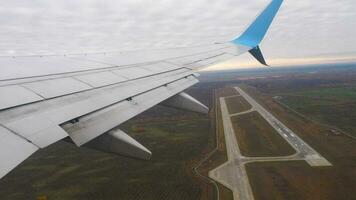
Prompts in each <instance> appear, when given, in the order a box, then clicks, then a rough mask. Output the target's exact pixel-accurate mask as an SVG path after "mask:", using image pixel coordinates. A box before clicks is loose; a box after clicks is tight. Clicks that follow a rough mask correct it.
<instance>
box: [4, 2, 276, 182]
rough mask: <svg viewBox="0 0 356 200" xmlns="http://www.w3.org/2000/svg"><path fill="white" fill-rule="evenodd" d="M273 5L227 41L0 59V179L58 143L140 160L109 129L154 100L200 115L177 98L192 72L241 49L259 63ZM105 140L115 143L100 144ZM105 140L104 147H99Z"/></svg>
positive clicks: (133, 147)
mask: <svg viewBox="0 0 356 200" xmlns="http://www.w3.org/2000/svg"><path fill="white" fill-rule="evenodd" d="M281 4H282V0H273V1H272V2H271V3H270V4H269V5H268V6H267V8H266V9H265V10H264V11H263V12H262V13H261V14H260V15H259V16H258V17H257V19H256V20H255V21H254V22H253V23H252V24H251V25H250V26H249V27H248V28H247V30H246V31H245V32H244V33H243V34H242V35H241V36H240V37H238V38H237V39H234V40H233V41H231V42H227V43H216V44H213V45H203V46H195V47H187V48H172V49H166V50H152V51H134V52H106V53H97V54H82V55H80V54H76V55H48V56H46V55H41V56H36V55H34V56H18V57H16V56H15V57H0V65H1V72H4V73H0V96H1V97H2V98H0V178H1V177H3V176H5V175H6V174H7V173H8V172H9V171H11V170H12V169H13V168H14V167H16V166H17V165H18V164H20V163H21V162H22V161H23V160H25V159H26V158H27V157H29V156H30V155H31V154H33V153H34V152H35V151H37V150H38V149H39V148H45V147H46V146H48V145H51V144H52V143H54V142H56V141H58V140H61V139H64V138H71V141H73V142H74V143H75V144H76V145H77V146H89V147H92V148H94V149H102V150H103V151H108V152H112V153H116V154H123V155H127V156H132V157H135V154H137V156H136V157H140V158H142V157H144V158H148V157H149V155H150V152H149V151H148V150H147V149H145V148H144V147H143V146H142V145H140V144H138V143H137V142H135V141H133V139H132V138H129V137H128V136H126V135H125V133H123V132H122V131H121V132H120V130H119V131H116V132H115V134H113V131H112V130H116V129H117V127H118V125H120V124H121V123H123V122H125V121H127V120H129V119H130V118H132V117H134V116H136V115H138V114H139V113H141V112H143V111H145V110H147V109H149V108H151V107H153V106H155V105H157V104H159V103H162V102H163V103H162V104H163V105H167V106H171V107H176V108H181V109H188V110H192V111H195V112H201V113H206V112H207V108H206V107H205V106H204V105H203V104H201V103H200V102H198V101H197V100H195V99H193V98H192V97H190V96H189V95H187V94H185V93H183V91H184V90H185V89H186V88H188V87H190V86H192V85H194V84H195V83H197V82H198V80H197V77H198V74H196V73H195V71H196V70H197V69H200V68H203V67H207V66H209V65H212V64H215V63H218V62H221V61H224V60H227V59H230V58H233V57H236V56H239V55H241V54H243V53H246V52H250V53H251V54H252V55H253V56H254V57H255V58H256V59H258V60H259V61H260V62H261V63H262V64H266V63H265V60H264V58H263V55H262V53H261V51H260V48H259V43H260V42H261V41H262V39H263V38H264V36H265V34H266V32H267V30H268V28H269V27H270V25H271V23H272V21H273V18H274V17H275V15H276V13H277V11H278V9H279V8H280V6H281ZM28 68H31V69H33V70H28ZM113 136H115V137H114V138H115V140H111V139H108V138H112V137H113ZM108 140H110V141H112V142H111V143H110V144H109V145H110V147H106V146H105V143H106V141H108ZM113 141H118V143H115V142H113ZM114 143H115V144H114ZM93 145H94V146H93ZM121 145H126V146H127V148H122V147H120V146H121ZM105 149H106V150H105ZM127 149H130V150H127Z"/></svg>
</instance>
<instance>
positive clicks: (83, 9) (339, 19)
mask: <svg viewBox="0 0 356 200" xmlns="http://www.w3.org/2000/svg"><path fill="white" fill-rule="evenodd" d="M268 2H269V0H251V1H246V0H219V1H209V0H189V1H178V0H154V1H152V0H120V1H117V0H105V1H102V0H60V1H48V0H31V1H27V0H11V1H10V0H5V1H2V2H1V3H0V54H1V55H4V54H24V53H30V54H31V53H56V52H58V53H63V52H78V51H79V52H84V51H103V50H112V49H119V50H132V49H149V48H166V47H173V46H187V45H192V44H204V43H212V42H217V41H228V40H230V39H232V38H234V37H236V36H237V35H238V34H239V33H241V32H242V31H243V30H244V28H245V27H246V26H247V25H248V24H249V23H250V22H251V21H252V20H253V19H254V17H255V16H256V15H257V14H258V13H259V12H260V11H261V10H262V9H263V8H264V7H265V6H266V4H267V3H268ZM354 10H356V3H355V1H354V0H343V1H335V0H314V1H311V0H298V1H295V0H286V1H285V3H284V5H283V6H282V9H281V12H280V13H279V15H278V17H277V18H276V21H275V23H274V24H273V26H272V28H271V30H270V31H269V33H268V37H267V38H266V40H265V41H264V42H263V45H262V46H263V47H262V48H263V49H264V51H265V52H266V56H269V57H275V58H277V57H282V58H288V57H303V56H313V55H321V54H337V53H338V54H343V53H350V52H356V47H355V44H356V37H355V35H356V34H355V33H356V12H354Z"/></svg>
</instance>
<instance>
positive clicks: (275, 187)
mask: <svg viewBox="0 0 356 200" xmlns="http://www.w3.org/2000/svg"><path fill="white" fill-rule="evenodd" d="M246 170H247V173H248V175H249V179H250V183H251V185H252V189H253V192H254V196H255V199H256V200H285V199H288V200H298V199H303V200H315V199H322V200H328V199H335V200H336V199H342V200H348V199H350V200H351V199H355V198H356V197H355V189H356V186H355V185H356V180H355V176H356V170H355V166H345V167H342V168H339V167H314V168H313V167H310V166H309V165H308V164H307V163H306V162H303V161H295V162H264V163H250V164H248V165H247V166H246Z"/></svg>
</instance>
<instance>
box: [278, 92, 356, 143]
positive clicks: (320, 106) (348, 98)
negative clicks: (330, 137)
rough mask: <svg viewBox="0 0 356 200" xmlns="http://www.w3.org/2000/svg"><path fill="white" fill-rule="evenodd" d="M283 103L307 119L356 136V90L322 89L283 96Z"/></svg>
mask: <svg viewBox="0 0 356 200" xmlns="http://www.w3.org/2000/svg"><path fill="white" fill-rule="evenodd" d="M280 101H281V103H283V104H285V105H287V106H288V107H290V108H292V109H293V110H295V111H297V112H299V113H301V114H303V115H306V116H307V117H309V118H311V119H313V120H316V121H318V122H321V123H325V124H329V125H331V126H335V127H338V128H339V129H341V130H343V131H346V132H347V133H349V134H351V135H354V136H356V124H355V123H354V122H355V121H356V88H354V87H344V88H328V89H325V88H320V89H313V90H307V91H303V92H298V93H296V94H295V95H282V99H281V100H280Z"/></svg>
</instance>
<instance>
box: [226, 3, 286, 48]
mask: <svg viewBox="0 0 356 200" xmlns="http://www.w3.org/2000/svg"><path fill="white" fill-rule="evenodd" d="M282 3H283V0H272V2H271V3H269V4H268V6H267V7H266V8H265V9H264V10H263V11H262V12H261V14H260V15H259V16H258V17H257V18H256V19H255V20H254V21H253V23H252V24H251V25H250V26H249V27H248V28H247V29H246V30H245V32H244V33H243V34H242V35H241V36H240V37H238V38H236V39H234V40H232V41H231V42H232V43H235V44H240V45H244V46H249V47H252V48H254V47H256V46H258V45H259V44H260V43H261V41H262V40H263V38H264V36H265V35H266V33H267V31H268V29H269V27H270V26H271V24H272V22H273V19H274V18H275V16H276V15H277V13H278V10H279V8H280V7H281V5H282Z"/></svg>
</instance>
